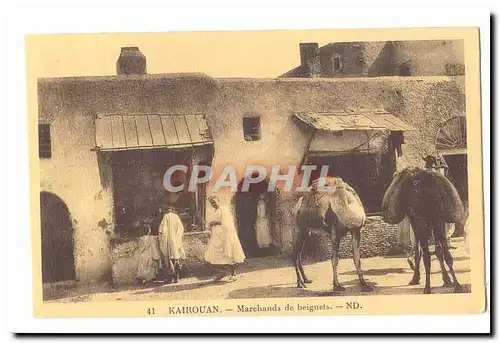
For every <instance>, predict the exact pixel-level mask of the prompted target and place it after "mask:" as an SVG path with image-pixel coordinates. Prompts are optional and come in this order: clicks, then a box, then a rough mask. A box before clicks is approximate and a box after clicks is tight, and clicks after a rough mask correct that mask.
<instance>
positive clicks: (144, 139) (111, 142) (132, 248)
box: [95, 114, 213, 283]
mask: <svg viewBox="0 0 500 343" xmlns="http://www.w3.org/2000/svg"><path fill="white" fill-rule="evenodd" d="M95 122H96V151H97V153H98V154H100V156H101V158H100V159H101V160H102V161H105V162H104V163H107V164H108V165H109V166H110V167H111V168H109V169H110V170H111V174H112V175H111V180H112V194H113V205H114V206H113V222H114V223H113V224H114V231H113V240H112V243H111V244H112V251H113V253H112V255H113V256H112V260H113V281H114V282H118V283H129V282H132V281H133V280H134V274H135V271H136V270H137V260H138V251H139V250H140V240H139V238H140V237H141V236H144V235H148V234H151V235H153V236H157V235H158V231H157V230H158V228H157V227H155V226H157V225H155V224H157V223H153V221H154V218H155V216H157V214H158V211H159V209H160V208H162V207H164V205H170V206H173V207H174V209H175V212H176V213H177V214H178V215H179V217H180V218H181V220H182V222H183V225H184V229H185V232H186V234H188V235H189V234H191V233H196V232H200V233H201V232H203V231H204V230H205V203H206V201H205V199H206V188H205V187H206V186H205V184H199V185H197V186H196V188H195V189H194V191H188V185H189V183H188V182H186V180H188V179H189V177H190V172H191V170H192V166H194V165H211V161H212V157H213V141H212V138H211V134H210V131H209V128H208V125H207V122H206V120H205V116H204V115H203V114H111V115H102V116H99V117H97V118H96V121H95ZM173 165H182V166H186V167H187V171H188V172H187V173H185V172H182V171H178V172H176V173H174V174H173V175H172V176H171V178H170V181H169V182H170V183H171V184H172V186H174V187H175V186H179V185H185V187H184V189H182V190H181V191H180V192H169V191H167V189H166V187H165V185H164V176H165V172H166V171H167V170H168V169H169V168H170V167H171V166H173Z"/></svg>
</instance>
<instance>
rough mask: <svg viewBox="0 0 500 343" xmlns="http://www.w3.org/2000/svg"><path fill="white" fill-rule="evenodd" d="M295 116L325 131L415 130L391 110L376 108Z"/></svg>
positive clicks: (299, 113)
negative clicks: (391, 112) (390, 111)
mask: <svg viewBox="0 0 500 343" xmlns="http://www.w3.org/2000/svg"><path fill="white" fill-rule="evenodd" d="M294 115H295V117H297V118H298V119H300V120H301V121H302V122H304V123H306V124H307V125H309V126H311V127H313V128H315V129H317V130H323V131H347V130H389V131H414V130H416V129H415V128H414V127H413V126H411V125H409V124H407V123H405V122H404V121H402V120H401V119H399V118H397V117H395V116H393V115H391V114H390V113H389V112H386V111H380V110H374V111H366V112H364V111H363V112H347V111H342V112H327V113H305V112H297V113H294Z"/></svg>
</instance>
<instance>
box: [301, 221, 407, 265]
mask: <svg viewBox="0 0 500 343" xmlns="http://www.w3.org/2000/svg"><path fill="white" fill-rule="evenodd" d="M398 238H399V229H398V227H397V225H391V224H387V223H386V222H384V221H383V220H382V218H381V217H368V218H367V222H366V225H365V227H364V228H363V229H362V230H361V242H360V250H361V258H368V257H375V256H389V255H395V254H399V253H402V252H403V249H402V248H401V247H400V246H399V239H398ZM339 255H340V258H352V239H351V235H350V234H347V235H346V236H345V237H344V238H342V240H341V241H340V247H339ZM331 256H332V243H331V240H330V237H329V235H328V234H327V233H326V231H325V232H324V233H323V232H321V233H320V232H315V233H313V234H312V236H311V238H310V240H309V242H308V243H307V245H306V250H305V257H306V258H310V259H313V260H320V261H324V260H328V259H330V258H331Z"/></svg>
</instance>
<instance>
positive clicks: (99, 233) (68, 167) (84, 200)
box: [39, 77, 211, 283]
mask: <svg viewBox="0 0 500 343" xmlns="http://www.w3.org/2000/svg"><path fill="white" fill-rule="evenodd" d="M110 80H113V81H110ZM209 84H210V80H208V82H207V79H206V78H196V77H195V78H188V79H187V80H182V81H181V80H180V79H178V78H176V77H174V78H164V79H162V78H160V79H158V78H152V79H151V78H148V77H144V78H136V77H124V78H121V81H119V82H116V79H111V78H82V79H74V78H68V79H59V80H56V81H51V80H41V81H40V82H39V99H40V101H39V113H40V122H44V123H51V139H52V158H50V159H46V160H40V183H41V191H48V192H51V193H54V194H55V195H57V196H58V197H60V198H61V199H62V200H63V201H64V202H65V203H66V205H67V206H68V209H69V211H70V215H71V217H72V220H73V229H74V244H75V247H74V256H75V269H76V278H77V280H78V281H79V282H81V283H96V282H101V281H103V280H106V281H107V280H109V279H110V278H111V271H112V269H111V265H112V257H113V254H112V253H111V250H110V239H109V233H106V230H105V228H103V227H102V225H101V226H100V225H99V222H101V224H102V223H103V221H102V220H103V219H104V220H105V222H106V223H111V222H112V211H113V207H112V203H113V202H112V198H111V197H112V195H111V188H110V187H111V186H110V180H101V178H100V174H103V175H105V176H107V177H109V176H110V170H109V165H107V164H106V163H103V164H102V165H101V169H100V168H99V167H98V158H97V154H96V152H93V151H91V150H90V149H92V148H93V147H94V145H95V128H94V119H93V117H94V115H95V114H98V113H106V112H108V113H120V112H126V113H130V112H138V113H144V112H148V111H149V112H153V113H154V112H181V113H184V112H191V113H192V112H202V111H203V109H204V107H205V103H206V101H207V99H209V98H210V96H211V92H210V91H209V89H208V88H209V87H210V85H209ZM106 169H107V170H106ZM100 172H101V173H100ZM101 181H102V183H101ZM103 184H105V185H107V187H103ZM108 229H111V226H110V227H109V228H108ZM130 268H132V269H133V266H132V267H131V266H129V267H128V269H130Z"/></svg>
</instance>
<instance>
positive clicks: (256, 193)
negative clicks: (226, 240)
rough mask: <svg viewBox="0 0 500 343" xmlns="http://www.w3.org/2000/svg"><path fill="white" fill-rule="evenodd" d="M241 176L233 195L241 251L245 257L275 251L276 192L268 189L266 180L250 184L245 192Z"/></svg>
mask: <svg viewBox="0 0 500 343" xmlns="http://www.w3.org/2000/svg"><path fill="white" fill-rule="evenodd" d="M244 180H245V179H243V180H241V182H240V183H239V184H238V191H237V192H236V193H235V195H234V198H233V201H234V205H235V212H236V223H237V227H238V237H239V239H240V242H241V246H242V248H243V251H244V252H245V255H246V257H249V258H251V257H262V256H271V255H277V254H278V248H279V245H280V244H281V242H280V238H279V234H278V232H277V231H278V230H277V228H278V227H277V221H276V208H277V207H276V205H277V198H278V196H277V192H276V191H273V192H268V190H267V189H268V186H269V181H268V180H264V181H261V182H259V183H255V184H250V188H249V190H248V192H243V191H242V186H243V183H244Z"/></svg>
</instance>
